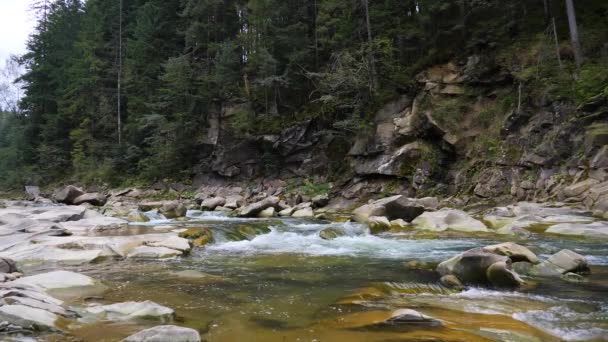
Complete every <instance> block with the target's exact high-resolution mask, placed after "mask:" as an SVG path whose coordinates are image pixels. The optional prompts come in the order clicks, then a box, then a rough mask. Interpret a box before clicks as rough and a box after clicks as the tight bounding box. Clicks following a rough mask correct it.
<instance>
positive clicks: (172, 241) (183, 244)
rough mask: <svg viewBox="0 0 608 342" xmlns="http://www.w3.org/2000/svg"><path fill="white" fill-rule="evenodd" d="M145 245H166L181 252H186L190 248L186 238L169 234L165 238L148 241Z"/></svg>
mask: <svg viewBox="0 0 608 342" xmlns="http://www.w3.org/2000/svg"><path fill="white" fill-rule="evenodd" d="M147 245H148V246H150V247H166V248H170V249H175V250H178V251H182V252H188V251H190V248H191V247H190V243H189V242H188V240H186V239H184V238H181V237H178V236H170V237H168V238H167V239H164V240H160V241H155V242H150V243H148V244H147Z"/></svg>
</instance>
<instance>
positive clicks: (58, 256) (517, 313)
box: [0, 189, 608, 341]
mask: <svg viewBox="0 0 608 342" xmlns="http://www.w3.org/2000/svg"><path fill="white" fill-rule="evenodd" d="M64 190H66V191H64V194H68V193H70V192H74V191H73V189H64ZM129 193H131V196H129ZM135 194H137V195H138V196H133V195H135ZM76 195H77V196H76ZM83 195H86V194H84V193H77V192H74V193H73V194H72V195H69V196H64V197H63V198H62V201H63V202H73V201H74V200H75V199H76V198H79V197H80V200H78V201H76V202H78V203H71V204H72V205H65V204H57V203H53V202H52V201H49V200H45V199H42V198H33V201H3V202H2V205H1V206H0V257H2V263H0V264H1V265H0V266H2V268H1V269H0V271H1V272H2V273H3V274H2V277H0V280H1V281H2V283H1V284H0V296H1V297H2V302H1V306H0V321H1V322H2V323H1V326H0V329H1V330H2V332H3V339H5V340H9V341H31V340H40V341H65V340H73V341H120V340H123V339H125V340H126V341H164V340H171V341H198V340H201V339H202V340H209V341H226V340H238V341H254V340H256V341H259V340H264V341H275V340H276V341H283V340H290V341H291V340H319V341H327V340H349V341H350V340H352V341H386V340H432V341H433V340H436V341H559V340H571V341H602V340H606V338H607V336H608V324H607V323H606V322H607V321H608V320H607V319H608V301H607V299H606V297H605V293H607V290H608V250H607V249H606V248H605V243H606V241H607V240H608V223H606V222H605V221H602V219H601V218H598V217H597V216H595V217H594V216H593V215H592V214H593V213H591V212H588V211H586V210H584V209H581V208H576V207H569V206H566V205H564V204H560V203H552V204H543V205H541V204H535V203H527V202H523V203H518V204H515V205H510V206H505V207H495V208H489V209H484V210H476V211H462V210H458V209H454V208H447V207H445V206H443V205H442V204H441V203H440V201H438V200H437V199H434V198H424V199H410V198H406V197H403V196H393V197H388V198H384V199H381V200H377V201H370V202H369V203H367V204H365V205H362V206H360V207H357V208H355V209H354V210H353V209H352V208H351V209H349V210H346V209H345V208H338V207H336V206H332V205H329V206H328V204H329V200H328V198H327V197H326V196H318V197H315V198H309V199H306V198H305V199H304V200H306V201H303V200H302V199H300V200H299V201H290V200H286V199H285V197H284V196H281V195H280V194H277V196H269V195H256V196H246V195H245V196H243V195H242V194H240V193H238V191H236V190H235V191H232V193H226V194H225V196H216V195H214V196H200V197H199V198H198V199H197V201H187V200H178V201H155V200H154V201H153V200H148V199H146V198H145V196H141V195H140V192H138V191H136V190H129V191H120V192H114V193H112V194H111V196H106V195H103V196H100V195H89V196H85V197H86V198H84V200H86V201H83V202H81V200H83V197H82V196H83ZM70 197H72V199H69V198H70ZM55 201H57V198H55ZM87 203H88V204H87ZM74 204H78V205H74ZM93 205H96V206H93Z"/></svg>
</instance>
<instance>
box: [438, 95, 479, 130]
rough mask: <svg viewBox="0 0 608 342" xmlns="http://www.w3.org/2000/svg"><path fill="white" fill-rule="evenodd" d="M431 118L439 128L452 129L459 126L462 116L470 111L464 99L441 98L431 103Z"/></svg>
mask: <svg viewBox="0 0 608 342" xmlns="http://www.w3.org/2000/svg"><path fill="white" fill-rule="evenodd" d="M431 106H432V109H433V118H434V119H435V120H437V122H438V123H439V125H441V127H445V128H446V129H454V128H457V127H459V126H460V124H461V123H462V119H463V118H464V116H465V115H466V114H467V113H468V112H469V111H470V110H471V107H470V105H469V103H468V102H467V99H466V98H465V97H442V98H437V99H433V100H432V101H431Z"/></svg>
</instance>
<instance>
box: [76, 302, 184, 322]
mask: <svg viewBox="0 0 608 342" xmlns="http://www.w3.org/2000/svg"><path fill="white" fill-rule="evenodd" d="M87 312H89V313H92V314H95V315H99V316H103V317H105V318H107V319H109V320H131V319H139V318H147V319H158V320H167V319H171V318H173V315H174V311H173V309H171V308H168V307H166V306H162V305H159V304H156V303H154V302H152V301H149V300H146V301H143V302H125V303H116V304H110V305H97V306H91V307H88V308H87Z"/></svg>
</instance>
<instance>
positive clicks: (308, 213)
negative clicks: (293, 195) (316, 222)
mask: <svg viewBox="0 0 608 342" xmlns="http://www.w3.org/2000/svg"><path fill="white" fill-rule="evenodd" d="M314 216H315V214H314V212H313V210H312V208H310V207H308V208H304V209H300V210H297V211H296V212H294V213H293V214H292V215H291V217H295V218H311V217H314Z"/></svg>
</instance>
